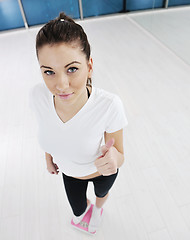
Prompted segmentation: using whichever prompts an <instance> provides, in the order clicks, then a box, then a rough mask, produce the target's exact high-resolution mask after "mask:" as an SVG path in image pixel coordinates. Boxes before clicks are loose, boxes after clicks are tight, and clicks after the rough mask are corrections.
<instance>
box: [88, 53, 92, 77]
mask: <svg viewBox="0 0 190 240" xmlns="http://www.w3.org/2000/svg"><path fill="white" fill-rule="evenodd" d="M92 72H93V60H92V57H90V59H89V62H88V78H91V77H92Z"/></svg>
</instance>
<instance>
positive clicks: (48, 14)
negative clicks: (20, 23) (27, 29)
mask: <svg viewBox="0 0 190 240" xmlns="http://www.w3.org/2000/svg"><path fill="white" fill-rule="evenodd" d="M22 4H23V8H24V12H25V15H26V19H27V22H28V25H29V26H33V25H37V24H44V23H47V22H48V21H50V20H52V19H54V18H56V17H58V16H59V12H62V11H63V12H65V13H66V15H69V16H70V17H72V18H75V19H77V18H80V14H79V4H78V0H57V1H55V0H32V1H31V0H22Z"/></svg>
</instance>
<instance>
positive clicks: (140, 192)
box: [0, 8, 190, 240]
mask: <svg viewBox="0 0 190 240" xmlns="http://www.w3.org/2000/svg"><path fill="white" fill-rule="evenodd" d="M180 11H181V12H183V11H184V8H182V9H180V10H178V13H180ZM185 11H186V12H187V13H188V14H189V16H190V9H187V8H186V9H185ZM178 13H177V11H174V10H168V11H167V12H166V11H165V12H164V16H165V17H164V18H163V16H162V14H161V12H158V14H157V13H156V11H154V19H156V20H155V21H152V22H151V29H150V28H149V27H150V22H149V21H148V17H147V16H149V17H150V14H149V13H147V14H144V15H138V13H136V16H135V14H123V15H119V16H117V15H114V16H109V17H101V18H94V19H88V20H84V21H79V23H80V24H81V25H82V26H83V27H84V29H85V30H86V32H87V34H88V37H89V41H90V43H91V46H92V57H93V60H94V76H93V84H94V85H95V86H98V87H101V88H104V89H106V90H108V91H110V92H113V93H116V94H118V95H119V96H120V97H121V99H122V100H123V103H124V106H125V109H126V113H127V117H128V121H129V125H128V127H127V130H126V132H125V133H124V137H125V152H126V153H125V163H124V165H123V166H122V167H121V168H120V173H119V176H118V179H117V181H116V183H115V185H114V186H113V188H112V190H111V191H110V197H109V198H108V200H107V202H106V203H105V205H104V218H103V222H102V226H101V229H99V232H98V233H97V235H96V236H94V239H97V240H112V239H118V240H125V239H129V240H189V239H190V60H189V59H190V53H189V45H185V43H186V41H187V40H188V39H187V36H188V37H190V35H187V31H186V30H187V29H188V30H189V24H190V19H189V18H188V17H187V21H184V17H182V16H184V15H180V14H178ZM188 14H187V16H188ZM167 16H169V17H170V19H175V24H174V27H173V25H171V24H170V23H169V22H168V20H167ZM152 18H153V17H152ZM155 22H159V25H158V24H155V26H153V24H154V23H155ZM139 23H140V24H139ZM161 23H162V24H163V26H165V30H164V31H165V32H166V33H167V34H165V35H164V34H163V32H162V31H160V29H161V27H160V26H161V25H160V24H161ZM157 28H158V29H157ZM176 29H179V30H180V34H178V32H176ZM38 30H39V27H37V28H31V29H29V30H25V29H24V30H17V31H13V32H12V31H10V32H7V33H3V32H2V33H1V34H0V53H1V54H0V67H1V77H0V116H1V118H0V146H1V148H0V156H1V157H0V239H2V240H12V239H14V240H52V239H59V240H61V239H64V240H67V239H68V240H70V239H73V240H75V239H76V240H84V239H91V236H88V235H86V234H85V233H82V232H79V231H77V230H75V229H73V228H72V227H71V225H70V220H71V217H72V212H71V208H70V205H69V203H68V201H67V198H66V193H65V190H64V187H63V182H62V178H61V174H59V175H58V176H55V175H50V174H49V173H48V171H47V169H46V164H45V155H44V152H43V151H42V150H41V148H40V147H39V145H38V142H37V137H36V133H37V122H36V120H35V116H34V115H33V113H32V112H31V110H30V109H29V108H28V92H29V89H30V88H31V87H32V86H33V85H34V84H36V83H38V82H41V81H43V79H42V77H41V75H40V70H39V65H38V62H37V58H36V56H35V36H36V33H37V31H38ZM147 30H148V31H147ZM152 34H153V35H152ZM173 35H175V36H176V38H175V39H173V37H172V36H173ZM189 39H190V38H189ZM188 41H189V40H188ZM178 43H184V46H183V47H185V46H186V47H185V51H184V50H182V51H181V49H182V48H180V47H177V48H176V47H174V46H177V44H178ZM168 46H169V47H168ZM178 46H181V44H178ZM188 60H189V61H188ZM87 194H88V197H89V198H90V199H91V200H92V202H94V200H95V195H94V192H93V185H92V184H91V183H89V188H88V191H87Z"/></svg>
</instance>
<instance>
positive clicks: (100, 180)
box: [62, 168, 119, 216]
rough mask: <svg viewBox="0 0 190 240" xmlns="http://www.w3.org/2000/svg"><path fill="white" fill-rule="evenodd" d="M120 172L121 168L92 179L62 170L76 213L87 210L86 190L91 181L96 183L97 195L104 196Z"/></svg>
mask: <svg viewBox="0 0 190 240" xmlns="http://www.w3.org/2000/svg"><path fill="white" fill-rule="evenodd" d="M118 172H119V168H118V169H117V173H115V174H112V175H109V176H103V175H100V176H98V177H95V178H90V179H77V178H73V177H70V176H67V175H65V174H64V173H63V172H62V176H63V182H64V185H65V191H66V194H67V198H68V201H69V203H70V205H71V208H72V210H73V213H74V215H75V216H80V215H81V214H83V213H84V211H85V210H86V207H87V197H86V190H87V186H88V182H89V181H91V182H93V184H94V192H95V195H96V196H97V197H99V198H103V197H105V196H106V195H107V193H108V192H109V190H110V188H111V187H112V185H113V183H114V182H115V179H116V177H117V175H118Z"/></svg>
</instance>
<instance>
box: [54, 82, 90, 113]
mask: <svg viewBox="0 0 190 240" xmlns="http://www.w3.org/2000/svg"><path fill="white" fill-rule="evenodd" d="M74 97H76V96H74ZM87 100H88V92H87V88H86V87H85V90H84V91H83V92H82V93H81V94H80V95H79V96H78V97H77V98H76V99H75V100H73V101H71V102H70V103H69V102H66V101H64V100H61V99H60V98H59V97H58V96H55V97H54V105H55V108H56V110H59V111H61V112H64V113H71V112H73V111H76V110H78V109H81V108H82V107H83V106H84V104H85V103H86V102H87Z"/></svg>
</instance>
